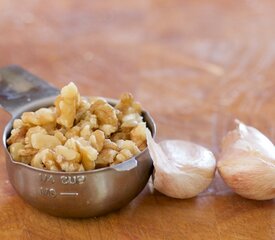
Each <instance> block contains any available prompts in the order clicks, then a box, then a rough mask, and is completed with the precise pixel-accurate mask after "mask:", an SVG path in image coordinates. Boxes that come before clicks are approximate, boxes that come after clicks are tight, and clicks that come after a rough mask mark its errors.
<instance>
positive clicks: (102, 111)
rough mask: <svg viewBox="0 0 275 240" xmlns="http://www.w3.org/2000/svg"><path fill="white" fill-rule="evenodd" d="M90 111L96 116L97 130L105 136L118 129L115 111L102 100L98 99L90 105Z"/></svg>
mask: <svg viewBox="0 0 275 240" xmlns="http://www.w3.org/2000/svg"><path fill="white" fill-rule="evenodd" d="M90 111H91V113H92V114H95V115H96V116H97V120H98V123H99V129H100V130H102V131H103V132H104V133H105V135H106V136H110V135H111V134H112V133H114V132H115V131H116V130H117V129H118V119H117V115H116V110H115V109H114V108H113V107H112V106H111V105H110V104H108V103H107V102H106V101H105V100H103V99H98V100H96V101H95V102H94V103H92V104H91V107H90Z"/></svg>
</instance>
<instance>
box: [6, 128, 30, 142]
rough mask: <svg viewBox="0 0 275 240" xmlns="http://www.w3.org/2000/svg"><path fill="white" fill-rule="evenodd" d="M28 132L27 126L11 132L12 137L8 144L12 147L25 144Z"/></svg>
mask: <svg viewBox="0 0 275 240" xmlns="http://www.w3.org/2000/svg"><path fill="white" fill-rule="evenodd" d="M27 131H28V128H27V127H25V126H22V127H19V128H15V129H13V130H11V136H10V137H9V138H8V140H7V143H8V144H9V145H10V144H13V143H16V142H24V139H25V135H26V132H27Z"/></svg>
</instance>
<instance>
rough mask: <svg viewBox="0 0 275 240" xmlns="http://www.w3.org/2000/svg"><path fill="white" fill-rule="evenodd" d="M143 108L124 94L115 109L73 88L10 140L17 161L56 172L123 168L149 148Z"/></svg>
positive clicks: (24, 122)
mask: <svg viewBox="0 0 275 240" xmlns="http://www.w3.org/2000/svg"><path fill="white" fill-rule="evenodd" d="M145 130H146V123H145V122H144V121H143V118H142V115H141V105H140V104H139V103H137V102H135V101H134V99H133V96H132V95H131V94H129V93H125V94H123V95H122V96H121V98H120V101H119V102H118V104H117V105H116V106H115V107H113V106H111V105H110V104H109V103H108V102H107V101H106V100H105V99H103V98H99V97H98V98H91V99H89V100H87V99H86V98H82V97H80V95H79V92H78V89H77V87H76V86H75V85H74V84H73V83H70V84H68V85H67V86H65V87H63V88H62V89H61V94H60V95H59V96H58V97H57V98H56V100H55V103H54V106H52V107H49V108H40V109H38V110H37V111H35V112H24V113H23V114H22V116H21V119H16V120H15V121H14V123H13V130H12V131H11V136H10V137H9V138H8V140H7V143H8V145H9V151H10V153H11V156H12V157H13V159H14V160H15V161H18V162H23V163H26V164H29V165H31V166H33V167H37V168H41V169H47V170H52V171H65V172H77V171H85V170H91V169H95V168H102V167H107V166H110V165H113V164H118V163H121V162H123V161H125V160H128V159H129V158H131V157H133V156H134V155H137V154H138V153H140V152H141V151H142V150H144V149H145V148H146V134H145Z"/></svg>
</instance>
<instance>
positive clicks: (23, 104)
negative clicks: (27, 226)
mask: <svg viewBox="0 0 275 240" xmlns="http://www.w3.org/2000/svg"><path fill="white" fill-rule="evenodd" d="M58 92H59V91H58V89H56V88H55V87H53V86H50V85H49V84H48V83H46V82H45V81H42V80H41V79H39V78H38V77H36V76H34V75H32V74H30V73H29V72H27V71H26V70H24V69H22V68H20V67H18V66H14V65H12V66H8V67H6V68H2V69H0V106H1V107H3V108H4V109H6V110H7V111H8V112H9V113H10V114H11V115H12V118H11V120H10V121H9V123H8V124H7V126H6V127H5V129H4V133H3V138H2V140H3V146H4V149H5V154H6V167H7V171H8V176H9V179H10V182H11V184H12V185H13V187H14V188H15V190H16V191H17V193H18V194H19V195H20V196H21V197H22V198H23V199H24V200H25V201H26V202H27V203H29V204H30V205H32V206H33V207H36V208H38V209H39V210H41V211H44V212H47V213H49V214H51V215H55V216H60V217H74V218H84V217H95V216H100V215H103V214H106V213H108V212H111V211H114V210H117V209H119V208H121V207H123V206H125V205H126V204H128V203H129V202H130V201H131V200H132V199H133V198H135V197H136V196H137V195H138V194H139V193H140V192H141V191H142V189H143V188H144V187H145V185H146V183H147V181H148V179H149V177H150V175H151V173H152V169H153V165H152V160H151V158H150V156H149V153H148V150H147V148H146V149H145V150H144V151H143V152H141V153H140V154H139V155H137V156H135V157H133V158H131V159H129V160H128V161H125V162H123V163H121V164H118V165H115V166H111V167H106V168H102V169H96V170H91V171H85V172H76V173H67V172H66V173H65V172H52V171H48V170H41V169H37V168H34V167H32V166H29V165H26V164H23V163H20V162H16V161H14V160H13V159H12V157H11V155H10V153H9V151H8V149H7V144H6V140H7V138H8V137H9V135H10V131H11V129H12V123H13V120H14V119H15V118H17V117H20V115H21V114H22V113H23V112H25V111H33V110H36V109H38V108H40V107H45V106H50V105H52V104H53V101H54V99H55V96H56V95H57V94H58ZM108 102H109V103H110V104H115V100H110V99H109V100H108ZM143 117H144V120H145V121H146V123H147V126H148V128H149V129H150V130H151V132H152V135H153V136H154V135H155V132H156V126H155V123H154V121H153V119H152V117H151V116H150V115H149V114H148V113H147V112H146V111H144V112H143Z"/></svg>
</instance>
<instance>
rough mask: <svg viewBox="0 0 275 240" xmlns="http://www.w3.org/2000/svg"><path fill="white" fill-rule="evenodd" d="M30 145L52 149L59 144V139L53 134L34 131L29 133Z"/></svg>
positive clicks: (36, 147)
mask: <svg viewBox="0 0 275 240" xmlns="http://www.w3.org/2000/svg"><path fill="white" fill-rule="evenodd" d="M31 145H32V147H33V148H35V149H43V148H50V149H52V148H54V147H56V146H58V145H61V141H60V140H59V139H58V138H57V137H55V136H51V135H47V134H43V133H34V134H32V135H31Z"/></svg>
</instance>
